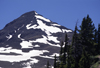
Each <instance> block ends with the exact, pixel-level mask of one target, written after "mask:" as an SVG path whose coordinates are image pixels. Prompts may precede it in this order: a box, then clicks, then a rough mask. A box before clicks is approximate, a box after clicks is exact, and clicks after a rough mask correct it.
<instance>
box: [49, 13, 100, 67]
mask: <svg viewBox="0 0 100 68" xmlns="http://www.w3.org/2000/svg"><path fill="white" fill-rule="evenodd" d="M99 54H100V24H98V29H96V28H95V26H94V23H93V22H92V20H91V18H90V17H89V15H87V17H84V18H83V21H82V23H81V25H80V28H79V29H78V28H77V23H76V25H75V30H74V34H73V38H72V43H71V44H68V37H67V34H66V35H65V40H64V41H62V42H61V49H60V56H59V57H56V55H55V59H54V68H90V67H91V65H93V64H94V63H95V62H97V61H98V59H96V58H92V57H93V56H96V55H99ZM48 65H49V62H48V63H47V68H50V66H48Z"/></svg>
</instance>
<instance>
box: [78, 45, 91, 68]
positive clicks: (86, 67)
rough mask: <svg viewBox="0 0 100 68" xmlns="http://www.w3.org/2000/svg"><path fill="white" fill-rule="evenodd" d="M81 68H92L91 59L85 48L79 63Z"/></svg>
mask: <svg viewBox="0 0 100 68" xmlns="http://www.w3.org/2000/svg"><path fill="white" fill-rule="evenodd" d="M79 68H90V58H89V55H88V53H87V52H86V51H85V47H84V46H83V51H82V57H81V59H80V61H79Z"/></svg>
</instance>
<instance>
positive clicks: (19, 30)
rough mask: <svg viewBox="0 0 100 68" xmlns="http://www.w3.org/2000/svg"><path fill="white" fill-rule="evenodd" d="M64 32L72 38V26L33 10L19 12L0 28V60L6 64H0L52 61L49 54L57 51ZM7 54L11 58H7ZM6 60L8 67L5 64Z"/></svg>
mask: <svg viewBox="0 0 100 68" xmlns="http://www.w3.org/2000/svg"><path fill="white" fill-rule="evenodd" d="M65 33H67V34H68V37H69V42H71V38H72V35H73V31H72V30H70V29H68V28H66V27H64V26H61V25H59V24H57V23H54V22H52V21H51V20H49V19H47V18H45V17H43V16H42V15H40V14H38V13H37V12H36V11H31V12H27V13H25V14H23V15H21V16H20V17H19V18H17V19H15V20H14V21H12V22H10V23H8V24H7V25H6V26H5V28H4V29H2V30H1V31H0V61H1V62H2V63H3V64H5V65H4V66H3V65H1V64H0V66H2V68H9V67H12V68H15V67H17V68H18V67H19V68H25V67H27V68H31V66H35V68H44V65H45V64H46V61H47V60H50V62H51V63H52V65H53V56H52V55H54V54H59V50H60V41H63V39H64V37H63V36H64V35H65ZM9 57H10V58H11V59H7V58H9ZM16 62H17V63H16ZM8 63H9V67H6V64H8ZM12 64H13V65H12ZM16 65H17V66H16ZM14 66H15V67H14Z"/></svg>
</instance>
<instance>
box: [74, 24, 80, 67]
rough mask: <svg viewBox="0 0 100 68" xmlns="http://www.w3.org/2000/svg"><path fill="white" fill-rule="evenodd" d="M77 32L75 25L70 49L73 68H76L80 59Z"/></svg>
mask: <svg viewBox="0 0 100 68" xmlns="http://www.w3.org/2000/svg"><path fill="white" fill-rule="evenodd" d="M77 31H78V29H77V23H76V26H75V30H74V35H73V38H72V49H73V51H72V52H73V53H72V55H73V58H72V59H73V60H74V63H73V66H75V67H74V68H78V62H79V60H80V57H81V45H80V40H79V35H78V33H77Z"/></svg>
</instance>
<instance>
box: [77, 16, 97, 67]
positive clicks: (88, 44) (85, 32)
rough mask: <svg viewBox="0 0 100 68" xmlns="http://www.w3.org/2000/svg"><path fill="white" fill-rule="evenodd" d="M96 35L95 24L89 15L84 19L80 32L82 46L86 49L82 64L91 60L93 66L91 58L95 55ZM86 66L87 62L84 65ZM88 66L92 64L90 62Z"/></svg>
mask: <svg viewBox="0 0 100 68" xmlns="http://www.w3.org/2000/svg"><path fill="white" fill-rule="evenodd" d="M94 33H95V27H94V24H93V23H92V20H91V18H90V17H89V15H87V17H86V18H83V21H82V24H81V26H80V30H79V35H80V41H81V42H80V44H81V46H82V47H84V49H85V52H83V55H82V57H81V60H80V61H81V62H82V61H83V62H84V60H88V59H89V61H91V64H92V62H93V61H92V60H91V59H90V56H94V55H95V46H94V43H95V42H94ZM81 49H82V50H83V48H81ZM84 54H85V55H84ZM87 55H88V56H89V57H88V59H87ZM83 59H84V60H83ZM80 64H81V63H80ZM86 64H87V62H84V65H86ZM88 64H90V62H88ZM91 64H90V65H91ZM90 65H88V66H90ZM80 66H81V65H80ZM88 66H87V67H88Z"/></svg>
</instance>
